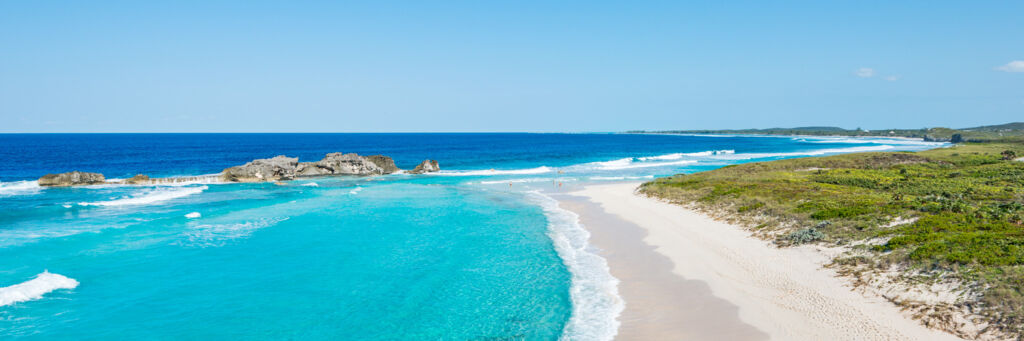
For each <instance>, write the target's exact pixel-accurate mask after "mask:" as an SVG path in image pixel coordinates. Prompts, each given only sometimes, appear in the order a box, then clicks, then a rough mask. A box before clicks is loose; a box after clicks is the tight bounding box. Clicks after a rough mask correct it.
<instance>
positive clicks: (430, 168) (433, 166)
mask: <svg viewBox="0 0 1024 341" xmlns="http://www.w3.org/2000/svg"><path fill="white" fill-rule="evenodd" d="M439 170H441V166H438V165H437V160H423V162H422V163H420V164H419V165H417V166H416V168H413V169H412V170H411V171H409V174H423V173H433V172H436V171H439Z"/></svg>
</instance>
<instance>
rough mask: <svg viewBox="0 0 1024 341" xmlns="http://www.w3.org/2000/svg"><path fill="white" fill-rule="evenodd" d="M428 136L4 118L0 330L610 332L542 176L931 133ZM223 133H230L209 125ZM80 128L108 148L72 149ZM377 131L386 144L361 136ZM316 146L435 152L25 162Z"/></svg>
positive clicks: (698, 163)
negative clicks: (375, 173) (361, 162)
mask: <svg viewBox="0 0 1024 341" xmlns="http://www.w3.org/2000/svg"><path fill="white" fill-rule="evenodd" d="M423 136H424V135H422V134H407V135H406V134H392V135H384V137H387V139H388V140H389V141H390V142H389V143H390V144H388V143H382V142H381V140H382V138H381V136H379V135H375V134H337V135H331V134H308V135H307V134H299V135H290V136H287V139H282V140H288V141H290V142H288V143H287V144H284V145H282V142H279V141H278V142H268V141H267V137H266V135H263V134H252V135H249V134H229V135H216V134H211V135H177V136H175V135H154V136H147V135H142V136H138V135H96V136H94V135H74V136H70V137H68V136H62V135H0V146H3V147H4V148H2V149H0V150H2V151H3V153H12V154H13V153H21V154H20V155H23V158H24V159H27V160H26V161H25V162H22V163H19V164H4V165H0V176H2V177H0V179H2V182H0V336H3V337H4V338H26V339H216V338H244V339H358V340H393V339H427V340H434V339H451V340H472V339H529V340H554V339H559V338H562V339H571V340H602V339H608V338H610V337H612V336H613V335H614V333H615V330H616V327H617V325H618V323H617V321H616V320H615V317H616V316H617V314H618V313H619V312H620V311H621V310H622V307H623V303H624V302H622V301H621V298H619V297H618V296H617V294H616V289H615V288H616V284H617V281H616V280H615V279H614V278H613V277H611V275H609V273H608V269H607V266H606V265H605V263H604V260H603V259H602V258H600V256H599V253H598V252H596V251H594V250H592V249H591V248H589V247H588V246H587V244H586V240H587V237H588V234H587V233H586V231H585V229H583V227H581V226H580V225H579V224H578V222H577V220H576V217H575V215H573V214H571V213H569V212H566V211H563V210H560V209H558V208H557V205H556V203H555V202H554V201H552V200H551V199H550V198H547V197H546V196H545V195H544V192H545V191H552V190H560V189H563V190H568V188H571V187H573V186H578V185H580V184H586V183H600V182H608V181H621V180H642V179H649V178H653V177H654V176H661V175H668V174H674V173H678V172H693V171H700V170H706V169H712V168H716V167H721V166H723V165H727V164H734V163H740V162H749V161H757V160H770V159H778V158H786V157H797V156H807V155H824V154H833V153H841V152H851V151H865V150H918V149H923V148H929V147H935V146H938V144H929V143H923V142H920V141H906V140H877V139H876V140H851V139H840V138H834V139H828V138H813V139H812V138H765V137H705V136H637V135H614V134H543V135H538V134H466V135H460V134H440V135H438V136H432V135H426V136H431V137H433V138H434V139H433V140H431V142H429V143H420V144H415V143H410V141H423ZM278 137H280V136H277V135H273V136H272V139H274V138H278ZM76 139H78V140H80V141H76ZM90 139H92V140H90ZM225 139H227V140H231V141H233V142H234V144H231V147H223V144H218V143H211V142H212V141H224V140H225ZM154 140H156V141H158V142H159V143H154V142H152V141H154ZM147 141H148V142H147ZM76 143H83V144H91V145H97V144H99V145H104V146H107V147H109V148H113V149H110V150H117V152H116V153H108V154H102V153H94V152H93V151H91V150H89V151H83V152H82V153H81V154H76V152H75V151H76V150H79V149H76V148H74V146H75V144H76ZM147 143H152V144H147ZM375 144H376V145H378V146H379V149H382V150H381V151H373V150H369V149H372V148H371V146H373V145H375ZM118 146H120V148H118ZM213 146H221V147H213ZM39 149H43V150H45V152H41V151H40V150H39ZM55 150H56V151H61V150H63V152H55ZM261 150H265V151H262V152H261ZM309 151H313V152H309ZM326 151H359V152H361V153H364V154H369V153H377V152H379V153H384V154H388V155H392V156H394V157H395V158H396V161H397V162H398V163H399V166H402V167H405V168H411V165H414V164H416V163H417V162H418V161H419V160H421V159H422V158H426V157H428V156H430V157H432V158H436V159H438V160H439V161H440V162H441V166H442V169H444V171H443V172H442V173H441V174H431V175H420V176H413V175H405V174H396V175H388V176H380V177H365V178H351V177H348V178H346V177H339V178H316V179H304V180H297V181H291V182H287V183H285V184H283V185H278V184H270V183H266V184H221V183H192V184H182V185H178V186H122V185H100V186H89V187H82V188H61V189H43V188H39V187H38V186H37V185H35V184H34V181H32V180H31V179H32V178H34V177H38V176H39V175H41V174H39V173H42V172H48V171H67V170H71V169H78V170H83V171H102V172H104V173H106V174H109V175H108V177H117V176H130V175H131V174H134V173H135V172H139V171H145V172H148V173H151V174H153V175H162V176H163V175H183V174H207V173H214V172H216V171H217V170H219V169H220V168H224V167H227V166H231V165H234V164H238V163H242V162H244V161H239V160H241V159H245V158H250V159H251V157H250V156H251V155H258V156H257V157H269V156H273V155H275V154H277V153H285V154H289V155H299V156H300V157H302V158H303V159H304V160H309V159H318V158H319V157H320V156H322V154H323V153H324V152H326ZM0 154H2V153H0ZM306 154H313V156H305V155H306ZM317 154H319V155H317ZM198 155H203V156H205V157H202V158H199V157H197V156H198ZM0 156H3V155H0ZM0 159H6V160H11V158H0ZM140 160H141V161H140ZM146 160H151V161H152V162H151V163H148V164H147V163H145V162H144V161H146ZM168 160H179V161H177V162H168ZM187 160H199V161H193V162H189V161H187ZM54 163H57V164H59V165H60V166H59V167H58V166H53V164H54ZM57 168H60V169H57ZM52 169H56V170H52ZM559 183H561V184H563V187H559V185H558V184H559ZM625 303H627V304H628V302H625Z"/></svg>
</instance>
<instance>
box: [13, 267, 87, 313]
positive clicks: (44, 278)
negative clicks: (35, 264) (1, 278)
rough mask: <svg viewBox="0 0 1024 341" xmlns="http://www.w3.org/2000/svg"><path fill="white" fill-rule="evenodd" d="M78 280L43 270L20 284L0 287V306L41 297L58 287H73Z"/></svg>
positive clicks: (76, 285) (76, 284)
mask: <svg viewBox="0 0 1024 341" xmlns="http://www.w3.org/2000/svg"><path fill="white" fill-rule="evenodd" d="M75 287H78V281H76V280H74V279H71V278H67V277H64V276H61V275H58V274H55V273H50V272H49V271H43V272H42V273H40V274H38V275H36V278H33V279H30V280H28V281H25V282H23V283H20V284H15V285H12V286H9V287H3V288H0V307H2V306H5V305H10V304H14V303H18V302H25V301H31V300H37V299H40V298H43V295H46V294H47V293H49V292H51V291H54V290H59V289H74V288H75Z"/></svg>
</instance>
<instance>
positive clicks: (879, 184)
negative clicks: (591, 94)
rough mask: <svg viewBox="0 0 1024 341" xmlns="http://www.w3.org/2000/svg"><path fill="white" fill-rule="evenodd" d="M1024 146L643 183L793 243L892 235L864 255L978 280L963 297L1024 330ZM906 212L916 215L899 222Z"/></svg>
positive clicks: (847, 159) (729, 170) (651, 191)
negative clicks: (973, 293) (970, 295)
mask: <svg viewBox="0 0 1024 341" xmlns="http://www.w3.org/2000/svg"><path fill="white" fill-rule="evenodd" d="M1021 154H1024V145H1022V144H1016V143H1004V144H962V145H957V146H955V147H951V148H941V149H935V150H929V151H923V152H917V153H905V152H899V153H861V154H846V155H836V156H829V157H816V158H801V159H790V160H779V161H771V162H761V163H750V164H742V165H736V166H732V167H724V168H720V169H716V170H712V171H707V172H702V173H696V174H690V175H676V176H672V177H668V178H663V179H657V180H654V181H651V182H648V183H646V184H644V185H643V186H642V187H641V191H642V192H643V193H645V194H648V195H651V196H655V197H660V198H664V199H669V200H671V201H674V202H680V203H695V204H696V205H697V206H698V207H700V208H703V209H707V210H708V211H712V212H717V213H726V215H725V217H726V218H728V219H729V220H731V221H735V222H739V223H743V224H745V225H747V226H750V227H754V228H756V229H757V233H758V234H760V235H761V236H763V237H766V238H773V239H775V240H776V242H777V243H778V244H779V245H783V246H785V245H796V244H803V243H812V242H826V243H833V244H838V245H843V244H848V243H852V242H854V241H862V240H871V239H876V240H887V241H885V242H884V243H882V244H881V245H874V246H871V247H868V248H867V252H869V254H870V255H871V256H870V257H867V259H861V260H859V261H858V262H857V263H867V264H876V266H877V267H878V268H879V269H883V268H887V267H888V266H889V265H891V264H901V265H903V267H902V268H903V269H906V270H905V271H907V273H908V274H909V273H911V272H915V271H928V272H933V273H934V272H936V271H937V272H941V273H943V274H947V275H951V276H954V277H955V278H959V279H962V280H963V281H964V282H969V283H974V284H977V285H976V286H975V287H976V288H980V289H979V290H980V292H981V295H980V297H977V298H976V299H975V300H974V301H964V302H962V304H963V305H965V306H969V307H971V308H972V309H974V310H975V311H979V312H980V313H982V314H985V315H986V316H988V317H989V320H990V321H991V322H994V323H995V325H996V326H998V328H1000V329H1001V330H1002V331H1004V332H1007V333H1010V334H1011V335H1015V336H1022V335H1024V326H1022V325H1024V289H1022V284H1024V162H1019V161H1015V157H1016V155H1021ZM897 219H903V220H901V221H903V222H907V223H904V224H900V225H896V226H891V225H893V224H892V223H893V222H894V221H897ZM824 221H827V222H828V223H827V224H823V222H824ZM773 236H775V237H773ZM778 236H781V237H778ZM858 257H859V256H858Z"/></svg>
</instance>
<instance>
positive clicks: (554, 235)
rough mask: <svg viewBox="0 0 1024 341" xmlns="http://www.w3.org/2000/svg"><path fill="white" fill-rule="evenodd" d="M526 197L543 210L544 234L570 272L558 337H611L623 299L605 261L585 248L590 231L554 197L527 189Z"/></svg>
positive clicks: (570, 338)
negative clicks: (567, 307) (568, 302)
mask: <svg viewBox="0 0 1024 341" xmlns="http://www.w3.org/2000/svg"><path fill="white" fill-rule="evenodd" d="M528 197H529V198H530V199H531V200H532V201H533V202H534V203H536V204H539V205H540V206H541V208H542V209H543V210H544V215H545V216H547V218H548V236H549V237H550V238H551V241H552V242H554V244H555V250H556V251H557V252H558V256H559V257H560V258H562V262H563V263H564V264H565V265H566V267H568V268H569V272H570V273H571V275H572V284H571V286H570V289H569V295H570V297H571V299H572V316H571V317H570V318H569V322H568V323H566V325H565V328H564V329H563V330H562V336H561V337H560V338H559V339H560V340H612V339H614V338H615V335H616V334H618V331H619V321H618V317H619V315H620V314H622V310H623V309H625V302H624V301H623V299H622V296H619V287H618V286H619V280H618V279H617V278H615V277H614V276H612V274H611V269H610V268H609V267H608V262H607V261H606V260H605V259H604V258H603V257H601V256H600V255H597V254H596V253H593V252H591V251H589V250H588V247H589V243H588V241H589V239H590V232H588V231H587V230H586V229H584V228H583V226H582V225H580V222H579V215H577V214H576V213H573V212H571V211H567V210H564V209H562V208H561V207H559V206H558V201H556V200H555V199H552V198H551V197H548V196H546V195H544V194H541V193H540V192H536V191H533V192H529V193H528Z"/></svg>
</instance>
